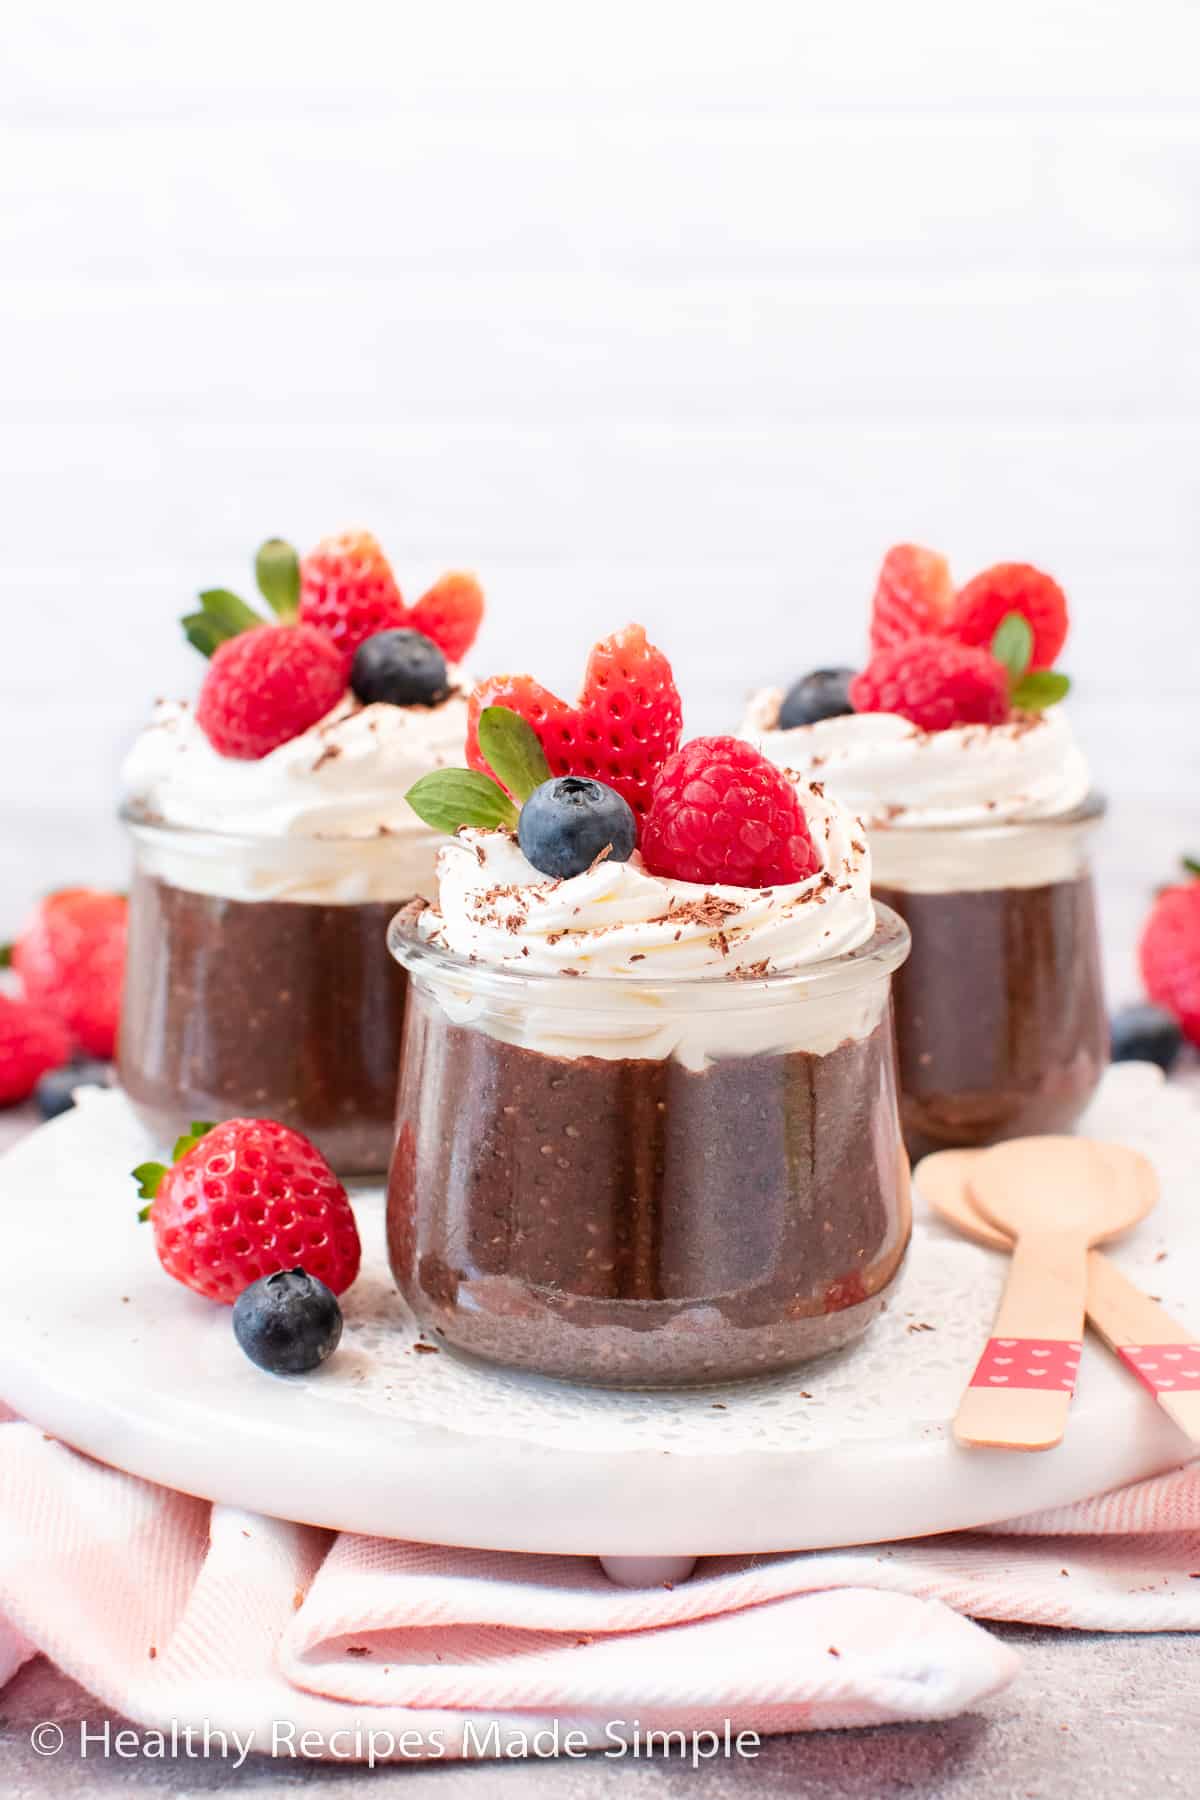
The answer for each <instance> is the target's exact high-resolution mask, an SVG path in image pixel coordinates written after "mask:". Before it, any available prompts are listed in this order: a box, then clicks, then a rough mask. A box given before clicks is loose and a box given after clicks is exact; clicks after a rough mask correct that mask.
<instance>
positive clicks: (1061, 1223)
mask: <svg viewBox="0 0 1200 1800" xmlns="http://www.w3.org/2000/svg"><path fill="white" fill-rule="evenodd" d="M1143 1160H1144V1159H1142V1158H1139V1157H1138V1156H1137V1153H1136V1151H1133V1150H1126V1149H1125V1148H1124V1147H1123V1146H1121V1145H1118V1144H1103V1145H1102V1144H1094V1143H1091V1142H1089V1141H1088V1140H1087V1139H1086V1138H1070V1137H1038V1138H1014V1139H1012V1141H1011V1142H1009V1143H1006V1144H997V1145H995V1146H994V1148H992V1149H991V1150H984V1151H981V1152H980V1153H979V1155H978V1157H977V1158H976V1159H975V1160H974V1161H972V1162H971V1164H970V1165H969V1167H968V1188H969V1193H970V1197H971V1200H972V1202H973V1203H974V1206H975V1209H976V1211H977V1212H979V1213H981V1214H982V1215H983V1217H984V1219H985V1220H986V1221H987V1222H988V1223H989V1224H991V1225H994V1226H996V1227H997V1228H998V1229H999V1230H1000V1231H1002V1232H1004V1233H1005V1234H1006V1235H1007V1236H1009V1237H1011V1239H1012V1240H1013V1251H1012V1264H1011V1267H1010V1269H1009V1272H1008V1281H1007V1283H1006V1285H1005V1289H1004V1295H1003V1297H1002V1299H1001V1301H1000V1308H999V1311H998V1312H997V1314H996V1322H995V1325H994V1326H993V1329H992V1337H991V1340H990V1341H989V1343H988V1345H987V1348H986V1350H985V1351H984V1354H983V1356H982V1357H981V1359H980V1362H979V1366H978V1368H977V1369H976V1371H975V1374H974V1375H973V1376H972V1378H971V1385H970V1387H969V1388H968V1389H967V1391H966V1393H965V1395H964V1396H963V1400H962V1404H961V1405H960V1407H959V1409H958V1415H957V1417H956V1419H955V1422H954V1434H955V1436H956V1437H957V1439H958V1441H959V1443H960V1444H969V1445H972V1446H979V1447H992V1448H995V1449H1004V1450H1050V1449H1052V1448H1053V1447H1054V1445H1056V1444H1059V1443H1061V1442H1062V1437H1063V1433H1064V1431H1065V1430H1066V1425H1067V1413H1068V1411H1069V1409H1070V1404H1071V1395H1072V1394H1073V1393H1074V1391H1075V1375H1076V1371H1077V1369H1078V1367H1079V1355H1080V1351H1081V1350H1082V1348H1083V1320H1084V1311H1085V1305H1086V1295H1087V1255H1088V1251H1089V1250H1090V1249H1091V1248H1092V1247H1093V1246H1094V1245H1096V1244H1099V1243H1103V1242H1105V1241H1106V1240H1107V1239H1109V1238H1114V1237H1117V1236H1119V1235H1120V1233H1121V1232H1123V1231H1128V1230H1129V1228H1130V1227H1131V1226H1133V1225H1136V1224H1137V1222H1138V1220H1139V1219H1142V1218H1144V1217H1145V1216H1146V1214H1147V1213H1148V1212H1149V1211H1150V1208H1151V1207H1152V1206H1153V1204H1154V1197H1155V1190H1154V1187H1153V1185H1152V1184H1151V1183H1145V1184H1139V1183H1138V1182H1137V1181H1135V1180H1132V1179H1130V1171H1131V1169H1132V1165H1133V1164H1134V1163H1135V1162H1138V1161H1143ZM1123 1162H1124V1163H1125V1167H1124V1169H1123V1168H1122V1163H1123ZM1152 1174H1153V1171H1151V1175H1152Z"/></svg>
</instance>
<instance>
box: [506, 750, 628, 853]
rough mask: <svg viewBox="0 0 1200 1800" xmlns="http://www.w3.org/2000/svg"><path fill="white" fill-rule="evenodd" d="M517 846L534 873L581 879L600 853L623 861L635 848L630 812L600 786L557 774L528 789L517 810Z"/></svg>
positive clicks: (606, 788) (586, 780)
mask: <svg viewBox="0 0 1200 1800" xmlns="http://www.w3.org/2000/svg"><path fill="white" fill-rule="evenodd" d="M517 841H518V843H519V844H520V846H521V848H522V850H523V851H524V852H525V855H526V856H527V857H528V859H529V861H530V862H531V863H532V864H533V866H534V868H535V869H540V870H541V872H542V874H543V875H556V876H559V877H562V878H565V877H568V876H571V875H582V874H583V871H584V870H585V869H590V868H591V866H592V864H593V863H594V862H595V860H596V858H597V857H598V856H599V855H600V853H601V851H602V850H605V849H607V850H608V852H609V855H610V856H611V857H612V859H613V861H614V862H628V861H629V858H630V857H631V856H632V855H633V852H634V849H635V847H636V845H637V820H636V819H635V818H634V816H633V808H632V807H631V806H630V805H629V803H628V802H627V801H625V800H622V798H621V796H620V794H618V793H616V792H615V791H614V790H613V789H612V788H610V787H605V785H604V783H603V782H602V781H592V780H590V779H589V778H588V777H587V776H586V775H559V776H557V777H556V778H555V779H554V780H553V781H543V783H542V785H541V786H540V787H536V788H534V790H533V792H532V794H530V796H529V798H528V800H526V802H525V804H524V806H523V807H522V808H521V816H520V819H519V820H518V823H517Z"/></svg>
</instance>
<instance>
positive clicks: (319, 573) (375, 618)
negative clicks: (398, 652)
mask: <svg viewBox="0 0 1200 1800" xmlns="http://www.w3.org/2000/svg"><path fill="white" fill-rule="evenodd" d="M300 618H301V620H302V621H303V623H304V624H306V625H315V626H316V627H317V628H318V630H320V631H323V632H324V633H325V635H326V636H327V637H328V638H330V639H332V641H333V642H334V643H335V644H336V645H337V647H338V649H339V650H340V651H341V653H342V658H343V667H344V668H347V669H348V668H349V666H350V662H351V659H352V658H353V656H354V652H355V651H356V650H357V649H358V646H359V645H360V644H361V643H362V642H363V641H364V639H366V638H369V637H374V636H375V634H376V632H379V631H390V630H392V629H393V627H395V626H400V625H405V624H407V623H408V618H407V611H406V608H405V605H404V602H403V600H402V599H401V598H400V589H399V588H398V587H397V586H396V578H395V576H394V575H393V574H392V568H391V564H390V563H389V562H388V559H387V557H386V556H385V555H384V554H383V551H382V550H381V549H380V547H379V544H378V542H377V540H376V539H375V538H373V537H372V536H371V533H370V532H369V531H343V532H341V533H339V535H338V536H337V537H327V538H322V539H321V542H320V543H319V544H318V545H317V547H316V549H315V550H310V551H309V553H308V555H307V556H306V557H305V558H304V559H303V561H302V562H301V564H300Z"/></svg>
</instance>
